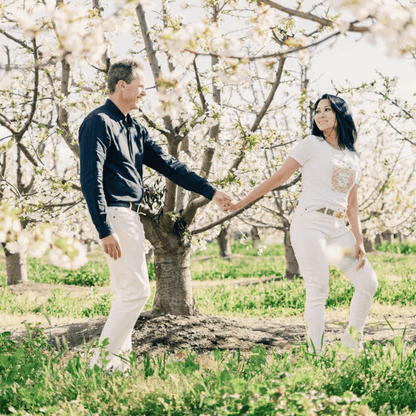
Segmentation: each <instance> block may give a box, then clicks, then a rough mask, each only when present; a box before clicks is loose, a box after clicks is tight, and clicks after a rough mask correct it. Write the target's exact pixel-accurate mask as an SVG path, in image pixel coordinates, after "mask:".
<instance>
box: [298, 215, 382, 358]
mask: <svg viewBox="0 0 416 416" xmlns="http://www.w3.org/2000/svg"><path fill="white" fill-rule="evenodd" d="M290 237H291V240H292V245H293V249H294V251H295V255H296V259H297V261H298V263H299V268H300V272H301V274H302V276H303V279H304V282H305V288H306V305H305V323H306V329H307V337H308V342H309V345H310V346H311V347H312V348H314V349H315V351H316V352H317V353H319V352H321V349H322V348H323V339H324V329H325V303H326V299H327V297H328V292H329V264H330V263H331V264H333V265H334V266H337V267H339V268H340V269H341V270H342V271H343V272H344V273H345V274H346V275H347V276H348V278H349V279H350V280H351V282H352V284H353V285H354V287H355V292H354V296H353V298H352V301H351V308H350V319H349V325H348V326H349V327H354V328H355V329H356V330H357V331H358V332H360V333H361V332H362V330H363V328H364V324H365V322H366V320H367V316H368V313H369V310H370V307H371V303H372V300H373V296H374V293H375V291H376V290H377V285H378V282H377V277H376V275H375V273H374V270H373V268H372V267H371V265H370V263H369V262H368V260H366V262H365V264H364V267H363V268H362V269H360V270H359V271H357V270H356V269H357V265H358V260H357V259H355V237H354V235H353V234H352V232H351V231H350V230H349V229H348V228H347V226H346V225H345V221H344V219H342V218H341V219H337V218H335V217H332V216H330V215H327V214H324V213H321V212H317V211H311V210H308V209H303V210H300V212H299V211H298V212H297V213H295V216H294V218H293V220H292V224H291V228H290Z"/></svg>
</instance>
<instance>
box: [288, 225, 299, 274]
mask: <svg viewBox="0 0 416 416" xmlns="http://www.w3.org/2000/svg"><path fill="white" fill-rule="evenodd" d="M284 233H285V236H284V243H285V259H286V274H285V277H287V278H289V279H291V278H293V277H299V276H300V272H299V264H298V261H297V260H296V257H295V252H294V251H293V247H292V242H291V241H290V232H289V229H287V230H286V231H285V232H284Z"/></svg>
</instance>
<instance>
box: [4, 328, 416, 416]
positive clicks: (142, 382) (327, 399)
mask: <svg viewBox="0 0 416 416" xmlns="http://www.w3.org/2000/svg"><path fill="white" fill-rule="evenodd" d="M340 353H344V354H345V351H343V350H340V347H339V346H338V345H336V346H335V347H329V348H328V350H327V353H326V354H325V356H323V357H316V356H313V355H310V354H309V353H308V352H307V349H306V347H305V346H300V347H297V348H295V349H293V350H292V351H291V352H287V353H284V354H278V353H273V352H271V353H270V352H267V351H266V350H265V349H263V348H262V347H261V346H257V347H254V348H253V349H252V351H251V352H249V353H240V352H227V351H219V350H217V351H214V352H213V353H211V354H208V355H199V354H198V353H196V352H192V351H184V352H182V353H179V354H176V355H167V354H165V355H161V356H154V357H150V356H147V357H145V358H142V359H138V360H137V359H136V357H135V356H134V354H132V355H131V360H130V361H131V365H132V368H131V372H130V373H129V376H128V378H124V377H123V376H122V375H121V374H119V373H115V374H113V375H112V376H111V377H110V376H108V375H106V373H103V372H102V371H101V370H100V369H99V368H98V367H96V368H94V369H92V370H91V369H90V368H89V366H88V363H89V360H90V358H91V352H90V350H89V349H88V348H86V349H85V351H84V353H83V354H75V355H74V354H71V353H70V352H69V351H67V350H66V349H65V348H62V350H59V349H55V348H52V347H51V346H50V345H49V343H48V342H47V339H46V338H45V336H43V335H42V333H41V331H39V330H38V329H36V328H32V331H31V337H30V338H27V339H25V340H22V341H19V342H16V341H12V340H10V338H9V337H8V335H7V334H3V335H2V336H0V412H1V413H2V414H11V413H13V414H16V415H22V416H23V415H27V414H30V415H45V414H46V415H52V414H53V415H77V416H78V415H94V414H100V415H108V416H110V415H117V416H123V415H126V416H127V415H172V416H173V415H177V416H182V415H259V416H260V415H262V416H263V415H264V416H266V415H276V414H281V415H283V414H284V415H311V414H316V415H339V414H345V415H354V416H355V415H375V414H377V415H390V414H400V415H410V414H412V412H414V411H416V402H415V400H414V397H415V396H416V384H415V383H414V380H415V377H416V365H415V364H416V349H415V348H411V347H406V346H405V345H404V344H403V341H402V338H400V337H397V338H396V339H395V340H394V343H390V344H389V345H388V346H387V347H385V348H383V346H379V345H376V344H373V345H371V344H369V343H367V344H366V350H365V354H362V355H361V356H360V357H359V358H356V359H353V358H352V357H351V356H349V357H348V356H347V357H344V358H341V357H342V355H341V354H340Z"/></svg>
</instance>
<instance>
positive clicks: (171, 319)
mask: <svg viewBox="0 0 416 416" xmlns="http://www.w3.org/2000/svg"><path fill="white" fill-rule="evenodd" d="M383 256H385V253H381V252H375V253H373V254H372V255H371V257H372V261H373V262H374V261H376V260H375V259H377V258H382V257H383ZM391 256H393V257H391ZM411 256H412V257H413V256H414V254H413V255H411ZM98 257H99V258H100V255H98ZM211 257H213V256H206V257H204V258H203V257H201V258H200V261H201V262H202V263H204V262H206V261H208V260H210V258H211ZM237 257H238V255H237ZM395 257H397V259H399V258H403V255H400V254H391V255H390V259H391V258H393V259H394V258H395ZM383 258H384V257H383ZM101 260H102V261H104V259H103V258H102V259H101ZM211 260H212V259H211ZM216 261H223V262H224V261H227V260H220V259H218V260H216ZM228 261H230V260H228ZM29 278H30V277H29ZM384 279H388V280H390V283H392V284H393V285H394V282H395V281H397V282H398V281H400V280H401V279H402V276H400V275H395V274H388V273H387V274H386V275H385V276H384ZM296 280H298V279H296ZM296 280H294V281H293V284H298V285H299V283H301V282H299V280H298V281H296ZM284 281H285V279H282V278H281V277H280V276H268V277H260V278H258V277H254V278H248V277H245V278H236V279H216V280H194V281H193V289H194V294H195V296H196V297H197V295H198V293H199V292H200V291H204V290H211V289H212V290H224V291H226V290H228V289H229V288H232V290H234V289H235V290H237V291H238V290H243V289H244V290H247V288H248V287H257V288H259V290H261V288H262V287H267V286H268V285H273V284H279V282H280V283H283V282H284ZM290 283H291V282H288V281H286V284H290ZM151 285H152V288H153V289H154V287H155V282H151ZM57 289H58V290H59V291H60V293H65V297H66V298H67V299H69V298H73V299H75V300H77V299H79V300H81V299H85V298H86V297H88V296H90V295H91V294H92V291H93V290H94V293H95V296H106V295H107V296H109V294H110V288H109V287H108V286H104V287H96V288H94V289H92V288H91V287H85V286H75V285H62V284H51V283H35V282H29V283H27V284H19V285H14V286H11V287H9V288H7V291H9V292H10V293H11V294H12V295H13V296H14V299H15V301H17V302H22V304H28V303H30V302H33V301H35V302H49V300H48V299H51V297H53V296H54V293H56V290H57ZM0 290H5V289H0ZM237 293H238V292H237ZM0 294H1V292H0ZM151 301H152V300H151ZM151 301H149V303H148V305H147V307H146V309H147V310H146V311H144V312H143V314H142V315H141V317H140V318H139V319H138V321H137V323H136V326H135V329H134V332H133V345H134V350H135V351H136V352H137V354H138V355H139V356H144V355H146V354H152V355H153V354H159V353H163V352H168V351H169V352H174V353H177V352H181V351H184V350H193V351H197V352H199V353H207V352H210V351H214V350H216V349H224V350H241V351H248V350H250V349H252V347H253V346H256V345H263V346H264V347H266V348H267V349H269V348H270V349H273V350H275V351H277V352H283V351H289V350H291V349H292V348H293V347H294V346H295V345H299V344H301V343H303V342H304V341H305V328H304V323H303V316H302V314H303V311H298V312H295V313H294V314H292V315H290V314H289V315H288V314H286V316H278V317H276V316H275V317H265V316H255V313H254V315H253V314H251V316H242V315H245V314H244V313H239V312H238V310H237V311H234V312H226V313H224V314H219V313H215V314H212V313H205V312H206V311H204V308H203V307H201V308H199V313H198V314H196V315H195V316H190V317H183V316H171V315H167V316H159V317H151V315H150V310H149V309H150V308H151ZM400 303H401V304H397V303H396V304H386V303H380V302H378V301H377V300H376V301H375V302H374V304H373V306H372V308H371V311H370V315H369V319H368V322H367V325H366V328H365V340H366V341H370V342H375V343H384V342H385V341H388V340H390V341H391V340H393V339H394V338H395V337H396V336H397V335H402V334H404V336H405V340H406V341H408V342H410V343H416V319H415V318H416V308H415V307H414V306H412V305H411V304H409V305H408V304H406V302H400ZM199 304H200V302H199ZM197 307H198V302H197ZM208 312H209V311H208ZM240 312H241V310H240ZM104 315H105V314H103V316H97V317H94V318H74V317H69V316H61V317H59V316H51V315H48V314H47V313H45V312H41V313H29V312H22V313H17V314H10V313H7V312H0V321H1V322H2V324H1V331H0V332H3V331H7V332H11V333H12V337H13V338H21V337H25V336H26V334H27V329H28V328H30V327H32V328H33V327H35V326H39V327H41V328H42V329H43V330H44V333H45V334H46V335H47V336H48V337H49V339H50V340H52V342H56V341H57V340H59V342H62V339H63V338H65V340H66V342H67V344H68V347H69V348H70V349H71V350H73V351H74V352H75V351H81V350H82V349H83V348H84V347H83V344H84V343H85V342H87V343H88V342H90V341H91V340H93V339H95V338H97V337H99V335H100V333H101V330H102V327H103V325H104V323H105V321H106V316H104ZM238 315H240V316H238ZM347 322H348V308H347V307H342V308H339V307H334V308H331V307H327V311H326V335H325V336H326V342H328V343H329V344H333V343H334V342H336V341H338V340H339V336H340V333H341V331H342V330H343V328H344V327H345V325H346V323H347Z"/></svg>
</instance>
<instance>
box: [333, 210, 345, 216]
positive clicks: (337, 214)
mask: <svg viewBox="0 0 416 416" xmlns="http://www.w3.org/2000/svg"><path fill="white" fill-rule="evenodd" d="M343 216H344V213H343V212H342V211H338V212H336V213H335V217H336V218H342V217H343Z"/></svg>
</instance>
